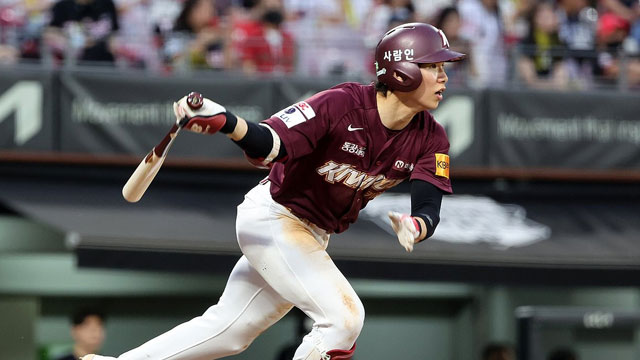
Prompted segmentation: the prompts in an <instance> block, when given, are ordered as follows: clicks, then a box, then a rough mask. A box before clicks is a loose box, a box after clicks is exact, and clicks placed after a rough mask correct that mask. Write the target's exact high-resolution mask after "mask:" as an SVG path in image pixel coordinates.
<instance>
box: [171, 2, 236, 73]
mask: <svg viewBox="0 0 640 360" xmlns="http://www.w3.org/2000/svg"><path fill="white" fill-rule="evenodd" d="M226 43H227V41H226V32H225V31H224V29H222V27H221V26H219V19H218V18H217V16H216V13H215V6H214V2H213V0H186V1H185V2H184V3H183V7H182V11H181V12H180V15H178V18H177V19H176V22H175V25H174V28H173V31H172V32H171V33H170V34H169V35H168V38H167V39H166V42H165V45H164V52H165V56H166V57H167V60H168V61H169V63H171V64H172V65H173V66H174V67H177V68H178V69H180V70H185V69H191V68H197V69H216V70H221V69H225V68H226V67H227V52H226V51H227V46H226Z"/></svg>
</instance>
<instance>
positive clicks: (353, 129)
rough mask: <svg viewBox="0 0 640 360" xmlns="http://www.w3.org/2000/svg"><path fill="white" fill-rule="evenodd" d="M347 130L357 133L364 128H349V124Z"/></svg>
mask: <svg viewBox="0 0 640 360" xmlns="http://www.w3.org/2000/svg"><path fill="white" fill-rule="evenodd" d="M347 130H349V131H358V130H364V128H354V127H352V126H351V124H349V127H348V128H347Z"/></svg>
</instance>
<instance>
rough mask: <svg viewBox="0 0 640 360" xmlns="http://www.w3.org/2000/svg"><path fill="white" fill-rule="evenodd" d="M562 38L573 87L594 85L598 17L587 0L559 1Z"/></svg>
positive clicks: (559, 32) (559, 28)
mask: <svg viewBox="0 0 640 360" xmlns="http://www.w3.org/2000/svg"><path fill="white" fill-rule="evenodd" d="M557 14H558V19H559V20H560V22H559V26H558V36H559V38H560V41H562V43H564V44H565V46H566V48H567V52H566V54H567V56H566V66H567V73H568V77H569V82H570V83H569V85H570V86H571V87H576V88H578V89H584V88H589V87H590V86H591V84H592V78H593V69H594V66H595V59H596V46H595V30H596V20H597V18H598V14H597V12H596V10H595V9H593V8H591V7H589V4H588V2H587V0H559V1H558V12H557Z"/></svg>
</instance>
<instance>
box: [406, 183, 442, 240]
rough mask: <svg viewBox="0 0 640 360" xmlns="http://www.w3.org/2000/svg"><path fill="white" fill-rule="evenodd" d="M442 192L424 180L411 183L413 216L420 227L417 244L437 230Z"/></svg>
mask: <svg viewBox="0 0 640 360" xmlns="http://www.w3.org/2000/svg"><path fill="white" fill-rule="evenodd" d="M441 203H442V191H441V190H440V189H438V188H437V187H436V186H435V185H433V184H430V183H428V182H426V181H422V180H414V181H412V182H411V216H412V217H413V218H414V219H415V220H416V222H417V223H418V226H419V229H418V231H419V235H418V237H417V238H416V242H420V241H422V240H424V239H426V238H428V237H430V236H431V235H433V232H434V231H435V230H436V227H437V226H438V223H439V222H440V204H441Z"/></svg>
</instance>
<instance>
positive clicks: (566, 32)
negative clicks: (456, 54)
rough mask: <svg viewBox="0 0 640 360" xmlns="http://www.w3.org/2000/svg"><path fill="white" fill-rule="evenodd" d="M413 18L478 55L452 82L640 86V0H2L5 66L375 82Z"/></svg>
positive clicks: (453, 73) (455, 71) (453, 69)
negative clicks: (391, 42) (381, 53)
mask: <svg viewBox="0 0 640 360" xmlns="http://www.w3.org/2000/svg"><path fill="white" fill-rule="evenodd" d="M413 21H421V22H428V23H431V24H433V25H435V26H437V27H439V28H441V29H442V30H443V31H444V32H445V34H446V35H447V37H448V40H449V43H450V44H451V47H452V48H453V49H455V50H457V51H461V52H465V53H468V54H469V60H468V61H466V62H462V63H456V64H451V65H450V66H449V67H448V69H447V70H448V75H449V79H450V82H451V83H455V84H458V85H463V86H470V87H475V88H486V87H504V86H507V85H510V84H511V85H513V84H517V85H518V86H521V85H522V84H525V85H527V86H529V87H532V88H541V89H580V90H582V89H591V88H594V87H597V86H600V85H602V86H614V87H617V88H624V89H627V88H638V87H640V0H313V1H311V0H153V1H151V0H57V1H54V0H0V63H4V64H7V63H8V64H12V63H16V62H38V63H42V64H48V65H50V66H53V67H64V66H83V65H86V64H89V65H92V66H96V65H100V66H113V67H125V68H132V69H143V70H147V71H153V72H157V73H180V72H184V71H191V70H194V69H198V70H204V69H207V70H213V71H239V72H243V73H246V74H255V75H260V74H289V73H292V74H298V75H303V76H311V77H313V76H331V75H341V76H345V75H346V76H353V77H359V78H362V79H372V78H373V71H374V65H373V52H374V49H375V46H376V44H377V42H378V40H379V39H380V38H381V37H382V35H383V34H384V33H385V32H386V31H387V30H388V29H390V28H391V27H393V26H395V25H398V24H401V23H405V22H413Z"/></svg>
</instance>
